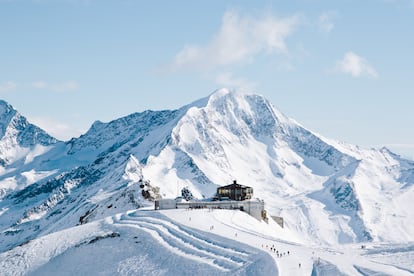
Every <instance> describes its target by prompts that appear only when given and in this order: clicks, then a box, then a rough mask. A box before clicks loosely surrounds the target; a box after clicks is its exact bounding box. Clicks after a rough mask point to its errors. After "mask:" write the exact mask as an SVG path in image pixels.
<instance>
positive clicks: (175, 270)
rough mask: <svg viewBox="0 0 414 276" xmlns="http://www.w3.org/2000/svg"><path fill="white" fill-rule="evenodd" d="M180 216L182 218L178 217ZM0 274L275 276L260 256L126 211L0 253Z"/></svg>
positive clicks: (153, 215) (156, 215)
mask: <svg viewBox="0 0 414 276" xmlns="http://www.w3.org/2000/svg"><path fill="white" fill-rule="evenodd" d="M183 215H184V214H183ZM0 271H1V273H0V274H1V275H25V274H29V275H76V274H77V275H194V273H195V272H196V273H199V274H200V275H277V274H278V272H277V267H276V264H275V262H274V261H273V259H272V257H271V256H270V255H269V254H267V253H266V252H264V251H262V250H259V249H257V248H253V247H250V246H248V245H245V244H243V243H240V242H238V241H233V240H230V239H226V238H223V237H220V236H217V235H215V234H214V233H208V231H207V232H203V231H198V230H194V229H191V228H189V227H186V226H183V225H182V224H180V223H177V222H174V221H173V220H171V219H169V218H167V217H166V216H164V215H162V214H161V213H160V212H156V211H132V212H128V213H124V214H118V215H115V216H112V217H108V218H106V219H104V220H100V221H97V222H92V223H89V224H85V225H82V226H77V227H73V228H70V229H67V230H64V231H60V232H56V233H53V234H51V235H48V236H44V237H41V238H38V239H36V240H33V241H30V242H29V243H27V244H24V245H22V246H19V247H16V248H14V249H12V250H10V251H8V252H5V253H3V254H1V255H0Z"/></svg>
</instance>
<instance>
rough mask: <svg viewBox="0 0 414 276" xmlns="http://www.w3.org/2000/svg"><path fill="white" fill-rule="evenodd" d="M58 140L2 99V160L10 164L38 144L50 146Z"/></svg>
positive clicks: (0, 101)
mask: <svg viewBox="0 0 414 276" xmlns="http://www.w3.org/2000/svg"><path fill="white" fill-rule="evenodd" d="M57 141H58V140H57V139H55V138H53V137H51V136H50V135H49V134H47V133H46V132H45V131H44V130H42V129H40V128H39V127H37V126H35V125H33V124H31V123H29V122H28V121H27V119H26V118H25V117H24V116H22V115H21V114H20V113H19V112H18V111H16V110H15V109H14V108H13V106H12V105H10V104H9V103H7V102H6V101H3V100H0V162H1V164H3V165H4V164H10V163H12V162H13V161H15V159H16V158H17V157H21V156H23V155H24V154H27V150H25V148H26V149H29V148H32V147H34V146H36V145H41V146H49V145H52V144H55V143H56V142H57ZM17 153H19V154H17Z"/></svg>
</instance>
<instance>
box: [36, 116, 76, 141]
mask: <svg viewBox="0 0 414 276" xmlns="http://www.w3.org/2000/svg"><path fill="white" fill-rule="evenodd" d="M29 121H30V122H31V123H33V124H35V125H37V126H38V127H40V128H42V129H44V130H45V131H46V132H47V133H49V134H50V135H52V136H53V137H55V138H57V139H59V140H63V141H67V140H69V139H70V138H72V137H78V136H79V135H81V134H82V133H83V131H81V130H79V129H76V128H74V127H72V126H70V125H68V124H65V123H62V122H59V121H57V120H55V119H52V118H49V117H31V118H29Z"/></svg>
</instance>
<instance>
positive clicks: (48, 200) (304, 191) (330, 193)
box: [0, 89, 414, 252]
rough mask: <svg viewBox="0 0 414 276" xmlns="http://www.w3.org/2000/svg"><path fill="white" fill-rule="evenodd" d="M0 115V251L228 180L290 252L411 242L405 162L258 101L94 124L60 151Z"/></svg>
mask: <svg viewBox="0 0 414 276" xmlns="http://www.w3.org/2000/svg"><path fill="white" fill-rule="evenodd" d="M0 107H1V110H0V111H1V112H0V113H1V114H3V115H1V118H0V119H1V124H2V126H1V127H2V130H1V131H2V132H1V134H2V137H3V138H2V140H1V141H0V146H1V148H0V149H1V151H0V157H1V160H4V161H2V166H3V167H2V168H3V169H2V170H3V171H2V172H1V174H0V189H3V190H4V192H3V196H2V197H1V198H0V252H2V251H5V250H9V249H12V248H15V247H16V246H17V245H20V244H23V243H25V242H27V241H29V240H32V239H34V238H37V237H41V236H44V235H46V234H51V233H55V232H57V231H61V230H63V229H67V228H70V227H73V226H76V225H80V224H85V223H87V222H92V221H95V220H98V219H102V218H105V217H108V216H111V215H114V214H116V213H120V212H125V211H127V210H130V209H136V208H138V207H140V206H143V205H146V204H148V202H149V201H148V199H150V200H151V199H154V198H158V197H176V196H177V195H178V194H179V193H180V191H181V189H182V188H184V187H188V189H189V190H190V191H191V193H192V194H193V195H194V196H195V197H197V198H208V197H211V196H213V194H214V192H215V191H216V188H217V187H218V186H221V185H225V184H229V183H231V181H232V180H234V179H236V180H237V181H238V182H239V183H242V184H245V185H248V186H251V187H253V188H254V194H255V196H256V197H259V198H262V199H264V200H265V202H266V209H267V211H268V214H270V215H277V216H282V217H283V218H284V220H285V229H284V231H286V232H289V233H291V235H289V237H296V238H295V239H294V240H295V241H296V242H301V243H306V244H322V245H338V244H347V243H355V242H366V241H378V242H391V243H406V242H414V225H413V224H410V223H407V221H410V220H411V219H414V210H413V209H412V208H409V206H410V204H411V201H412V200H413V199H414V188H413V187H414V185H413V184H414V162H412V161H409V160H404V159H402V158H400V157H399V156H397V155H395V154H393V153H392V152H390V151H389V150H387V149H385V148H383V149H362V148H359V147H357V146H353V145H348V144H345V143H339V142H336V141H332V140H329V139H326V138H324V137H322V136H320V135H318V134H315V133H313V132H312V131H309V130H307V129H305V128H304V127H302V126H301V125H299V124H298V123H296V122H295V121H293V120H291V119H289V118H287V117H286V116H285V115H283V114H282V113H281V112H280V111H278V110H277V109H276V108H275V107H274V106H272V104H271V103H270V102H269V101H268V100H266V99H265V98H264V97H262V96H260V95H248V94H241V93H237V92H232V91H229V90H227V89H221V90H218V91H216V92H215V93H213V94H212V95H210V96H209V97H207V98H205V99H201V100H199V101H197V102H194V103H192V104H189V105H187V106H184V107H182V108H180V109H178V110H172V111H169V110H166V111H145V112H142V113H135V114H131V115H129V116H126V117H123V118H120V119H117V120H114V121H111V122H109V123H102V122H99V121H97V122H95V123H94V124H93V125H92V126H91V128H90V129H89V130H88V132H87V133H85V134H84V135H82V136H80V137H79V138H73V139H72V140H70V141H68V142H58V141H57V140H56V139H53V138H51V137H50V136H49V135H47V134H46V133H44V132H43V131H41V130H40V129H39V128H37V127H35V126H33V125H30V124H28V123H27V121H26V120H25V119H24V118H23V117H22V116H21V115H18V113H17V112H16V111H14V110H13V109H12V107H11V106H10V105H8V104H6V103H4V102H2V103H1V105H0ZM3 140H4V141H5V142H3ZM19 162H20V163H19Z"/></svg>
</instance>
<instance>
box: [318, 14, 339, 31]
mask: <svg viewBox="0 0 414 276" xmlns="http://www.w3.org/2000/svg"><path fill="white" fill-rule="evenodd" d="M335 17H336V12H333V11H328V12H324V13H322V14H321V15H320V16H319V19H318V24H319V29H320V30H321V31H323V32H325V33H330V32H331V31H332V30H333V29H334V27H335V25H334V23H333V19H334V18H335Z"/></svg>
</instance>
